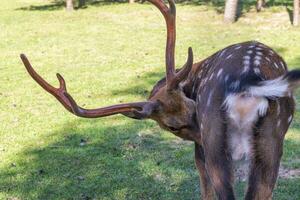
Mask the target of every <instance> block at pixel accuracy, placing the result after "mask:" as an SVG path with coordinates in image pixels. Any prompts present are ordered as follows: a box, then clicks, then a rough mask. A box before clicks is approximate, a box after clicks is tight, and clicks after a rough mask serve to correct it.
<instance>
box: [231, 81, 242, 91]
mask: <svg viewBox="0 0 300 200" xmlns="http://www.w3.org/2000/svg"><path fill="white" fill-rule="evenodd" d="M239 86H240V81H239V80H237V81H233V82H232V83H231V84H230V88H232V89H237V88H238V87H239Z"/></svg>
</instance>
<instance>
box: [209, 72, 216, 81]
mask: <svg viewBox="0 0 300 200" xmlns="http://www.w3.org/2000/svg"><path fill="white" fill-rule="evenodd" d="M214 75H215V73H212V74H211V75H210V77H209V79H208V80H209V81H210V80H211V79H212V78H213V77H214Z"/></svg>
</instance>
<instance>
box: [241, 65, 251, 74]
mask: <svg viewBox="0 0 300 200" xmlns="http://www.w3.org/2000/svg"><path fill="white" fill-rule="evenodd" d="M249 70H250V67H249V66H245V67H244V68H243V71H242V73H241V74H245V73H247V72H248V71H249Z"/></svg>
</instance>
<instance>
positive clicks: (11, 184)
mask: <svg viewBox="0 0 300 200" xmlns="http://www.w3.org/2000/svg"><path fill="white" fill-rule="evenodd" d="M47 4H48V1H44V0H11V1H4V2H2V5H1V7H0V52H1V53H0V121H1V123H0V141H1V142H0V199H6V198H19V199H84V198H87V197H90V198H95V199H120V200H122V199H199V193H200V191H199V183H198V175H197V172H196V169H195V167H194V161H193V144H191V143H186V142H182V141H181V140H180V139H177V138H176V137H174V136H172V135H171V134H169V133H166V132H164V131H162V130H161V129H160V128H159V127H158V126H157V125H156V124H155V123H153V122H151V121H142V122H141V121H133V120H130V119H127V118H125V117H122V116H112V117H108V118H103V119H94V120H89V119H78V118H76V117H74V116H72V115H71V114H69V113H68V112H67V111H65V110H64V109H63V107H62V106H61V105H60V104H59V103H58V102H57V101H56V100H55V99H54V98H52V97H51V96H50V95H49V94H47V93H46V92H44V91H43V90H42V89H41V88H40V87H39V86H38V85H37V84H36V83H34V81H33V80H32V79H31V78H30V77H29V76H28V75H27V73H26V71H25V69H24V67H23V66H22V64H21V62H20V59H19V54H20V53H26V54H27V55H28V57H29V59H30V60H31V62H32V64H33V65H34V67H35V68H36V69H37V71H38V72H39V73H40V74H41V75H42V76H43V77H45V78H46V79H47V80H48V81H49V82H50V83H52V84H54V85H57V84H58V83H57V80H56V76H55V73H56V72H60V73H61V74H62V75H63V76H64V77H65V79H66V81H67V85H68V89H69V91H70V93H71V94H73V96H74V98H75V99H76V100H77V101H78V103H79V104H80V105H85V107H89V108H91V107H99V106H104V105H110V104H115V103H119V102H129V101H139V100H143V99H145V98H146V97H147V95H148V94H149V91H150V90H151V88H152V86H153V84H154V83H155V82H156V81H157V80H159V79H160V78H161V77H163V76H164V67H163V66H164V45H165V25H164V22H163V18H162V17H161V15H160V13H159V12H158V11H157V9H155V8H154V7H153V6H151V5H148V4H135V5H128V4H113V5H101V6H89V7H88V8H87V9H83V10H78V11H75V12H73V13H66V12H65V11H64V10H63V9H60V8H59V9H54V10H53V11H49V10H40V11H30V10H26V9H25V10H24V9H20V8H28V7H29V6H30V5H36V6H42V5H47ZM279 10H280V12H273V11H272V12H271V9H269V10H267V11H266V12H263V13H260V14H256V13H253V12H250V13H246V14H245V16H244V17H242V18H241V19H240V20H239V21H238V22H237V23H236V24H234V25H225V24H223V23H222V15H219V14H217V13H216V11H215V10H214V9H213V8H211V7H206V6H193V5H186V6H184V5H178V11H177V13H178V20H177V27H178V29H177V32H178V33H177V48H176V63H177V64H178V66H180V65H181V64H182V63H184V61H185V59H186V56H187V48H188V47H189V46H192V47H193V49H194V54H195V60H196V61H200V60H201V59H203V58H205V57H206V56H209V55H210V54H212V53H214V52H215V51H217V50H219V49H220V48H223V47H225V46H227V45H229V44H232V43H237V42H241V41H245V40H259V41H261V42H263V43H266V44H267V45H269V46H271V47H273V48H274V49H275V50H277V51H278V52H279V53H280V54H281V55H282V56H283V57H284V58H285V60H286V61H287V63H288V64H289V66H290V68H295V67H297V66H300V43H299V42H297V41H300V33H299V31H300V29H297V28H293V27H291V26H290V23H289V18H288V15H287V14H286V13H285V12H284V10H283V9H279ZM297 97H300V94H297ZM299 120H300V116H299V106H298V107H297V113H296V117H295V119H294V122H293V125H292V129H291V130H290V131H289V133H288V134H287V137H286V142H285V151H284V152H285V153H284V157H283V164H284V166H285V167H288V168H299V167H300V152H299V151H300V150H299V146H300V138H299V135H300V133H299V130H300V129H299V127H300V123H299ZM299 182H300V181H299V179H293V180H281V181H279V185H278V187H277V190H276V192H275V199H297V197H299V196H300V191H299ZM239 188H240V189H239V190H238V191H239V194H241V193H242V192H243V189H241V186H240V185H239Z"/></svg>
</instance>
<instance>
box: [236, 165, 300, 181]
mask: <svg viewBox="0 0 300 200" xmlns="http://www.w3.org/2000/svg"><path fill="white" fill-rule="evenodd" d="M234 173H235V174H234V177H235V180H236V181H242V182H244V181H246V180H247V178H248V170H247V169H246V168H242V167H239V168H237V169H235V170H234ZM278 178H281V179H291V178H300V169H289V168H285V167H283V166H280V168H279V172H278Z"/></svg>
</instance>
